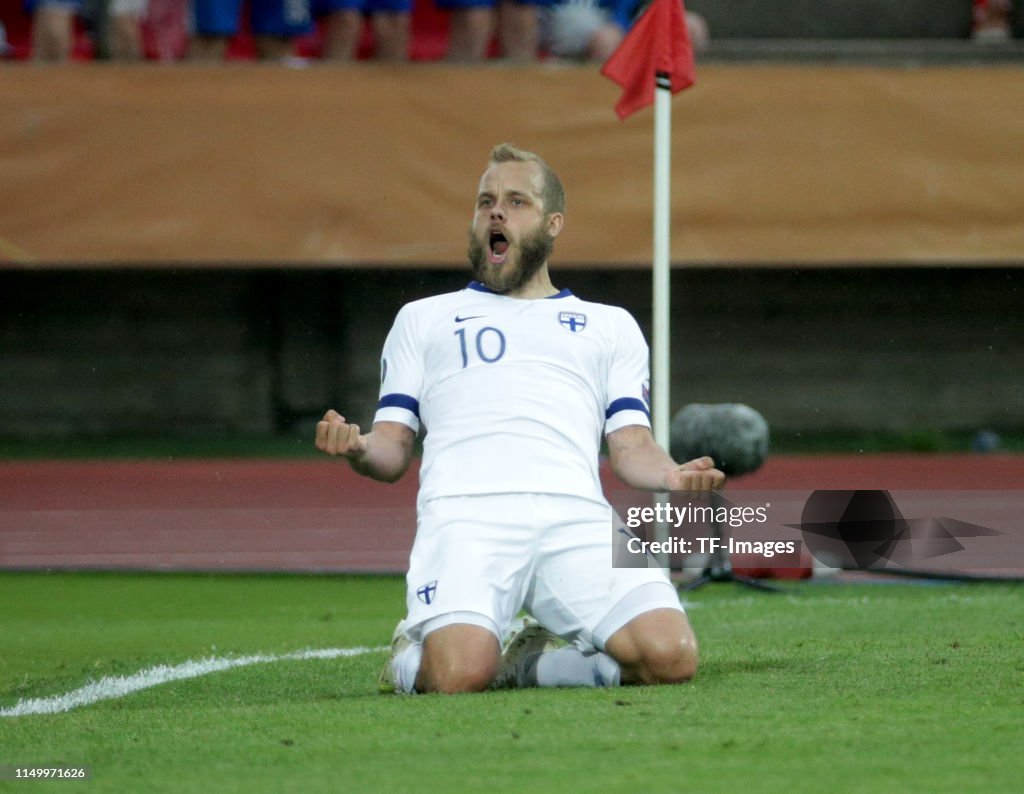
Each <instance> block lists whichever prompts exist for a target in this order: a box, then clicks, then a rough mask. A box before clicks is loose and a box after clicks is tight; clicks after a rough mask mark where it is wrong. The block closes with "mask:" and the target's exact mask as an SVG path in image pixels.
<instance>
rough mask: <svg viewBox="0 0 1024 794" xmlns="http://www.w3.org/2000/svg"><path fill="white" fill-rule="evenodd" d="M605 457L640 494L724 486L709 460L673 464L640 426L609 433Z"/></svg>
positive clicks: (699, 459)
mask: <svg viewBox="0 0 1024 794" xmlns="http://www.w3.org/2000/svg"><path fill="white" fill-rule="evenodd" d="M608 457H609V459H610V461H611V464H612V470H613V471H614V472H615V474H616V475H618V477H619V479H621V480H622V481H623V482H624V483H626V485H628V486H630V487H632V488H638V489H640V490H643V491H711V490H714V489H716V488H721V487H722V485H724V484H725V475H724V474H723V473H722V472H720V471H719V470H718V469H716V468H715V462H714V461H713V460H712V459H711V458H709V457H703V458H697V459H696V460H691V461H689V462H687V463H676V462H675V461H674V460H672V458H671V457H669V454H668V453H667V452H665V450H663V449H662V448H661V447H660V446H658V444H657V442H656V441H655V440H654V436H653V435H651V431H650V430H649V429H647V428H646V427H643V426H642V425H627V426H626V427H620V428H619V429H618V430H615V431H613V432H611V433H609V434H608Z"/></svg>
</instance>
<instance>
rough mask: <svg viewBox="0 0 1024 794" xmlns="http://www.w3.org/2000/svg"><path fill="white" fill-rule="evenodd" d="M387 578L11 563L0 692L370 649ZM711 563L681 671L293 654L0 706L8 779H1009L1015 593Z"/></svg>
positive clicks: (849, 786) (573, 787)
mask: <svg viewBox="0 0 1024 794" xmlns="http://www.w3.org/2000/svg"><path fill="white" fill-rule="evenodd" d="M403 588H404V584H403V582H402V581H401V580H400V579H399V578H394V577H342V576H338V577H333V576H317V577H304V576H242V575H234V576H213V575H210V576H203V575H182V574H151V575H116V574H32V573H10V572H8V573H2V574H0V605H2V606H0V709H5V708H6V709H10V708H11V707H13V706H15V705H16V704H17V703H19V702H23V701H25V700H27V699H30V698H49V697H54V696H59V695H62V694H64V693H67V692H70V691H72V690H75V689H77V688H79V687H82V686H83V685H84V684H87V683H89V682H91V681H96V680H99V679H102V678H103V677H105V676H107V677H110V676H113V677H118V676H131V675H133V674H135V673H138V672H139V671H141V670H145V669H149V668H153V667H155V666H157V665H176V664H180V663H183V662H185V661H187V660H190V659H192V660H199V659H205V658H210V657H218V658H239V657H243V656H246V655H250V654H268V655H280V654H287V653H291V652H294V651H298V650H302V649H307V648H352V647H357V646H369V647H376V646H381V645H384V644H386V643H387V642H388V640H389V638H390V635H391V630H392V628H393V626H394V623H395V622H396V620H397V619H398V618H399V617H400V616H401V613H402V611H403V604H404V597H403ZM790 590H791V594H789V595H783V596H777V595H770V594H762V593H759V592H754V591H750V590H743V589H740V588H738V587H737V586H735V585H726V584H715V585H711V586H709V587H705V588H703V589H702V590H699V591H697V592H696V593H694V594H692V595H690V596H689V601H688V604H689V607H688V611H689V614H690V617H691V620H692V622H693V624H694V626H695V628H696V631H697V633H698V636H699V638H700V641H701V651H702V667H701V671H700V673H699V674H698V677H697V679H696V680H695V681H694V682H692V683H691V684H688V685H684V686H680V687H650V688H622V689H614V690H530V691H515V692H494V693H487V694H482V695H465V696H454V697H443V696H417V697H401V696H382V695H379V694H377V691H376V677H377V673H378V671H379V669H380V666H381V664H382V663H383V661H384V659H385V656H386V654H385V653H384V652H383V651H373V652H369V653H365V654H363V655H359V656H354V657H351V658H334V659H318V660H290V661H289V660H282V661H276V662H267V663H261V664H252V665H249V666H244V667H237V668H235V669H231V670H226V671H223V672H217V673H212V674H209V675H204V676H201V677H196V678H191V679H188V680H180V681H174V682H170V683H165V684H161V685H159V686H155V687H151V688H148V689H144V690H141V691H138V692H135V693H134V694H129V695H127V696H124V697H120V698H116V699H110V700H104V701H99V702H96V703H93V704H91V705H85V706H81V707H79V708H75V709H73V710H71V711H67V712H63V713H58V714H41V715H40V714H36V715H25V716H17V717H0V765H16V766H29V765H47V764H58V763H60V764H67V765H81V764H85V765H88V766H89V767H90V768H91V775H92V777H91V779H90V780H89V781H86V782H81V781H80V782H75V781H58V782H52V783H45V782H38V781H34V782H25V781H7V782H0V790H3V791H7V790H10V791H23V790H25V791H27V790H32V791H36V790H58V791H77V790H82V791H85V790H88V791H91V792H100V791H103V792H106V791H110V792H125V791H143V792H147V791H169V792H170V791H197V792H199V791H213V790H218V791H238V792H272V791H296V792H300V791H301V792H320V791H323V792H339V791H345V792H403V791H408V792H416V793H417V794H427V793H428V792H446V791H458V792H476V791H496V792H506V791H529V792H563V791H601V792H604V791H623V792H661V791H665V792H674V791H692V792H718V791H722V792H748V791H758V792H760V791H780V792H787V793H792V792H802V791H807V792H826V791H827V792H883V791H884V792H890V791H892V792H895V791H899V792H910V791H920V792H965V791H986V792H1004V791H1005V792H1011V791H1019V790H1020V782H1021V780H1022V779H1024V756H1022V754H1021V752H1020V749H1021V747H1022V746H1024V591H1022V590H1021V588H1020V587H1019V586H1012V585H1005V586H999V585H945V584H943V585H920V584H908V583H903V582H900V583H894V584H871V585H867V584H861V585H841V584H803V585H792V586H790Z"/></svg>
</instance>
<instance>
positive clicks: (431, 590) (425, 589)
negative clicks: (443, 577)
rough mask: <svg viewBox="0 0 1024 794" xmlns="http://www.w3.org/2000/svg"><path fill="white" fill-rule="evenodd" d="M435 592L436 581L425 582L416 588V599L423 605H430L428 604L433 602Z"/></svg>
mask: <svg viewBox="0 0 1024 794" xmlns="http://www.w3.org/2000/svg"><path fill="white" fill-rule="evenodd" d="M436 592H437V579H435V580H434V581H432V582H427V583H426V584H425V585H423V586H422V587H419V588H417V590H416V597H417V598H419V600H420V601H422V602H423V603H424V604H427V605H428V606H429V605H430V602H431V601H433V600H434V594H435V593H436Z"/></svg>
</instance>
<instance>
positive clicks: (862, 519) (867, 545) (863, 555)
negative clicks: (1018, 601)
mask: <svg viewBox="0 0 1024 794" xmlns="http://www.w3.org/2000/svg"><path fill="white" fill-rule="evenodd" d="M680 496H681V495H678V494H676V495H673V498H666V499H664V500H659V501H657V502H653V503H652V501H651V497H650V495H648V494H640V493H638V492H632V491H629V492H625V491H624V492H620V493H616V494H613V495H612V499H611V501H612V505H613V507H614V508H615V519H614V521H613V525H612V532H613V537H614V542H615V557H614V565H615V566H616V567H627V568H632V567H650V566H654V565H665V564H667V565H668V566H669V567H672V568H676V569H685V568H701V567H704V566H705V565H706V564H707V559H708V555H712V554H716V553H719V554H729V555H731V556H735V557H738V558H741V559H740V560H739V562H742V563H743V564H744V565H746V566H750V567H758V566H759V565H762V564H763V566H764V567H772V568H786V567H793V568H798V567H806V566H807V565H809V564H810V563H811V560H812V559H813V560H814V561H817V563H819V564H820V565H824V566H828V567H832V568H843V569H848V570H887V571H896V570H898V569H926V570H928V571H934V572H936V573H939V574H941V573H944V572H945V573H948V574H950V575H953V574H989V575H1014V576H1021V575H1024V528H1022V527H1021V522H1020V516H1021V515H1022V514H1024V491H886V490H815V491H810V490H802V491H795V490H794V491H739V490H737V491H728V492H721V493H716V494H713V495H709V496H705V497H703V498H692V497H687V498H680Z"/></svg>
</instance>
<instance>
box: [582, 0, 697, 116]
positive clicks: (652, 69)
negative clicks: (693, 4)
mask: <svg viewBox="0 0 1024 794" xmlns="http://www.w3.org/2000/svg"><path fill="white" fill-rule="evenodd" d="M661 73H664V74H666V75H668V77H669V78H670V80H671V86H672V93H673V94H675V93H677V92H679V91H682V90H683V89H684V88H689V87H690V86H691V85H693V83H694V81H695V78H694V69H693V45H692V44H690V34H689V32H688V31H687V30H686V17H685V9H684V8H683V3H682V0H652V2H651V3H650V5H648V6H647V8H646V9H645V10H644V12H643V14H642V15H641V16H640V19H638V20H637V21H636V24H634V25H633V27H632V28H630V30H629V33H627V34H626V37H625V38H624V39H623V40H622V43H621V44H620V45H619V48H618V49H617V50H615V52H613V53H612V57H611V58H609V59H608V61H607V62H606V63H605V65H604V66H602V67H601V74H603V75H604V76H605V77H608V78H610V79H611V80H614V81H615V82H616V83H618V84H619V85H620V86H622V97H621V98H620V99H619V102H618V104H617V105H616V106H615V112H616V113H618V114H619V118H620V119H624V118H626V116H628V115H630V114H631V113H634V112H635V111H637V110H640V108H642V107H646V106H647V105H650V104H652V103H653V102H654V84H655V77H656V75H658V74H661Z"/></svg>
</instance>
